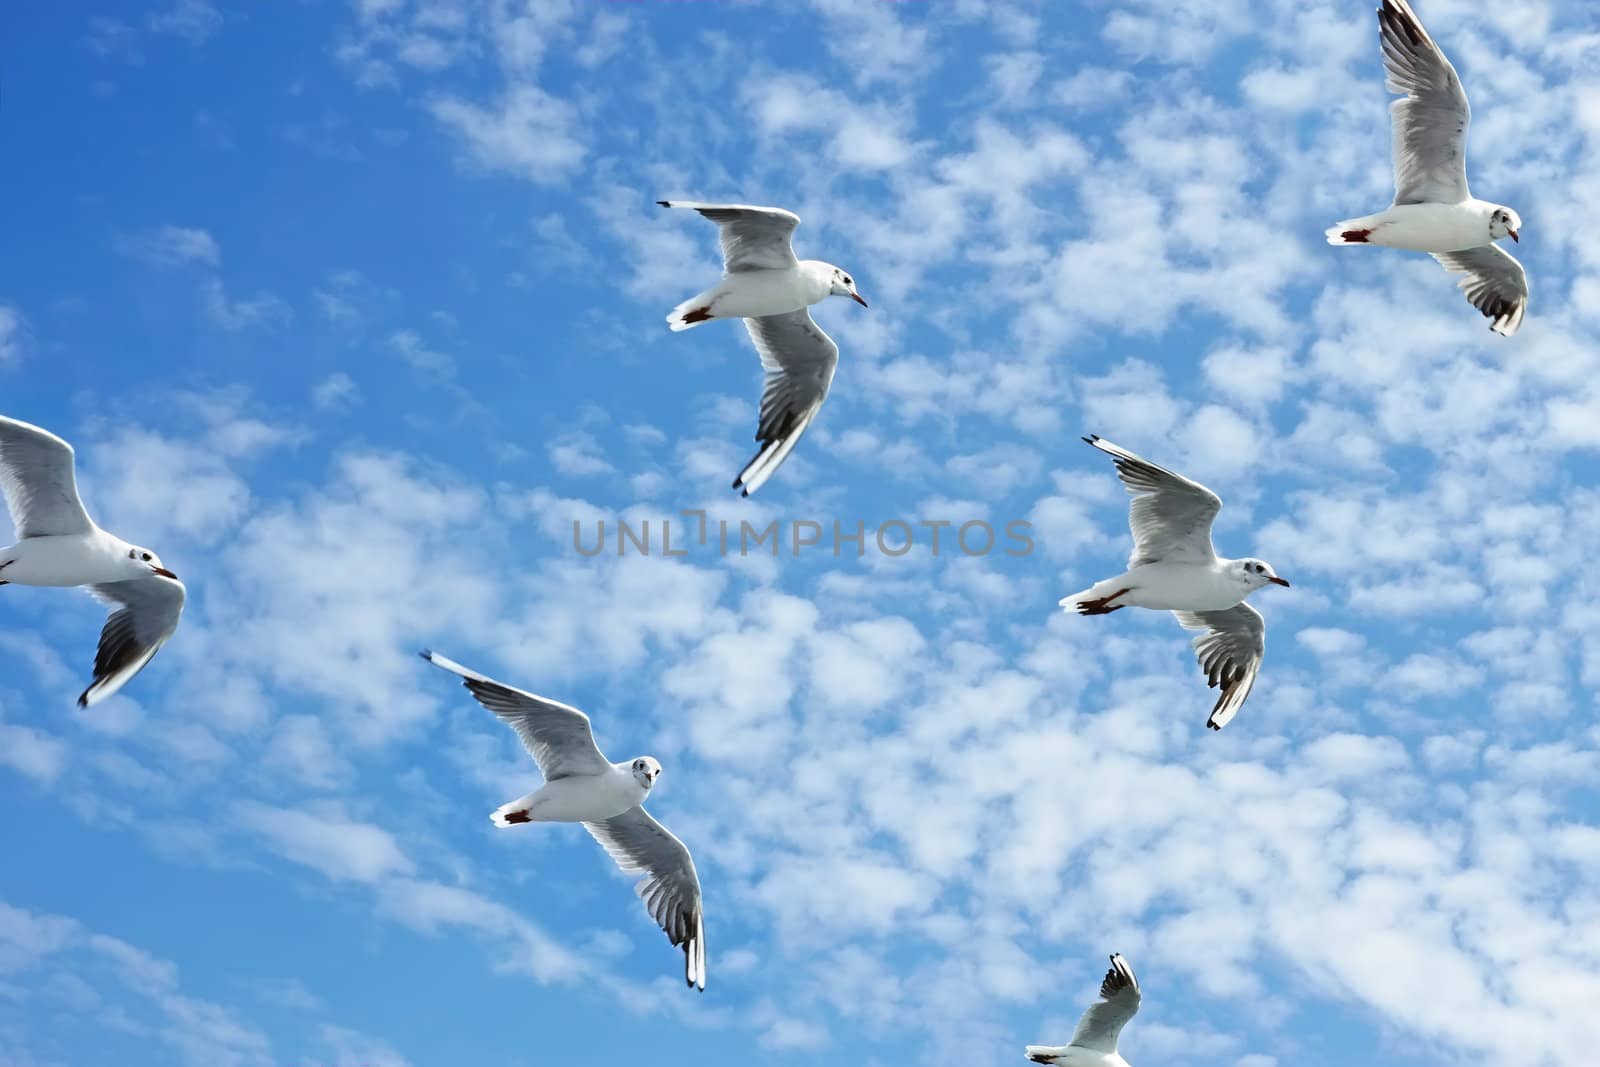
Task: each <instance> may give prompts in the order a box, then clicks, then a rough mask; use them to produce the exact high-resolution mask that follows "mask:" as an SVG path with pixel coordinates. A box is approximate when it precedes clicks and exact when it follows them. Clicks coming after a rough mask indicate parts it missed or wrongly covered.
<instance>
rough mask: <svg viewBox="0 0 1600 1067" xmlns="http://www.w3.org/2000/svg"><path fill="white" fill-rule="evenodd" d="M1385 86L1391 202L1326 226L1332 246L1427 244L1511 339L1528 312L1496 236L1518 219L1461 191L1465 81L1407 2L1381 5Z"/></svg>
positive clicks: (1468, 114) (1521, 279)
mask: <svg viewBox="0 0 1600 1067" xmlns="http://www.w3.org/2000/svg"><path fill="white" fill-rule="evenodd" d="M1378 31H1379V32H1378V36H1379V39H1380V41H1381V43H1382V45H1383V66H1384V70H1385V71H1387V73H1388V78H1387V80H1386V82H1385V84H1386V85H1387V86H1388V88H1389V91H1390V92H1392V93H1402V94H1404V99H1401V100H1396V101H1395V102H1394V103H1393V104H1392V105H1390V114H1391V116H1392V120H1393V123H1394V204H1393V205H1392V206H1390V207H1389V208H1387V209H1386V210H1384V211H1380V212H1378V213H1377V214H1376V215H1367V216H1365V217H1364V218H1359V219H1346V220H1345V221H1344V222H1341V223H1339V224H1338V225H1336V226H1333V227H1330V228H1329V229H1328V231H1327V235H1328V243H1329V244H1333V245H1357V244H1373V245H1385V246H1387V247H1389V248H1408V249H1411V250H1412V251H1415V252H1430V253H1432V254H1433V258H1434V259H1437V260H1438V261H1439V262H1440V263H1441V264H1443V265H1444V268H1445V270H1447V271H1450V272H1451V273H1454V274H1465V275H1466V277H1465V278H1463V279H1462V280H1461V283H1460V288H1461V289H1462V290H1464V291H1465V292H1466V294H1467V300H1468V301H1470V302H1471V304H1472V306H1473V307H1475V308H1477V309H1478V310H1479V311H1481V312H1483V315H1484V317H1485V318H1487V319H1489V329H1491V330H1493V331H1494V332H1495V333H1498V334H1500V335H1501V336H1503V337H1510V336H1511V335H1512V334H1514V333H1516V332H1517V328H1518V327H1519V326H1521V325H1522V316H1523V315H1524V314H1525V313H1526V312H1527V310H1528V275H1527V273H1526V272H1525V271H1524V270H1523V269H1522V264H1520V263H1518V262H1517V261H1516V259H1514V258H1513V257H1512V256H1511V255H1510V254H1509V253H1508V252H1506V251H1505V250H1504V249H1502V248H1500V246H1499V245H1497V244H1495V242H1496V241H1498V240H1499V239H1500V238H1502V237H1507V236H1509V237H1510V238H1511V239H1512V240H1513V241H1520V240H1521V239H1522V238H1521V236H1520V235H1519V232H1518V231H1520V230H1521V229H1522V217H1521V216H1520V215H1518V214H1517V213H1516V212H1515V211H1513V210H1511V209H1510V208H1508V207H1505V206H1504V205H1501V204H1491V203H1489V202H1488V201H1487V200H1479V199H1477V198H1476V197H1474V196H1473V195H1472V194H1471V193H1470V192H1468V191H1467V123H1468V122H1469V121H1470V120H1471V118H1472V109H1471V108H1469V107H1468V106H1467V94H1466V92H1465V91H1463V90H1462V88H1461V79H1460V78H1458V77H1456V70H1455V68H1454V67H1452V66H1451V65H1450V61H1449V60H1448V59H1446V58H1445V57H1444V53H1443V52H1441V51H1440V50H1439V46H1438V45H1437V44H1435V43H1434V42H1433V38H1432V37H1429V36H1428V31H1427V30H1425V29H1423V28H1422V22H1421V21H1420V20H1419V19H1418V18H1417V16H1416V13H1415V12H1414V11H1412V10H1411V5H1410V4H1409V3H1408V2H1407V0H1383V6H1382V7H1380V8H1378Z"/></svg>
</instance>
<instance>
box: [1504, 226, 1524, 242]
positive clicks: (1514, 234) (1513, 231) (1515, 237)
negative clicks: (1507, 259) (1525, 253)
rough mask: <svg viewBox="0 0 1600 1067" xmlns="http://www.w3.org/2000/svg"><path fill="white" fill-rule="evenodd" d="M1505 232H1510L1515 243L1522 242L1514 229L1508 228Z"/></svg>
mask: <svg viewBox="0 0 1600 1067" xmlns="http://www.w3.org/2000/svg"><path fill="white" fill-rule="evenodd" d="M1506 232H1507V233H1509V234H1510V235H1511V239H1512V240H1513V241H1515V242H1517V244H1519V245H1520V244H1521V243H1522V238H1520V237H1518V236H1517V231H1516V230H1510V229H1508V230H1506Z"/></svg>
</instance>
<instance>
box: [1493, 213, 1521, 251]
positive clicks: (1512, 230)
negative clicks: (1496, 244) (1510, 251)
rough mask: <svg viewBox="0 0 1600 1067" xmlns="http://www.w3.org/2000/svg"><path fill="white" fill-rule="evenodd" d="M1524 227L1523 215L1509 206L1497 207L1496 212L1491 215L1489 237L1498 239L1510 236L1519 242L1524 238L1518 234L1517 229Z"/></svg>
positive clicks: (1494, 239)
mask: <svg viewBox="0 0 1600 1067" xmlns="http://www.w3.org/2000/svg"><path fill="white" fill-rule="evenodd" d="M1521 229H1522V216H1521V215H1518V214H1517V213H1516V212H1515V211H1512V210H1511V209H1510V208H1508V207H1497V208H1495V209H1494V214H1492V215H1490V216H1489V239H1490V240H1493V241H1498V240H1500V238H1502V237H1508V236H1509V237H1510V238H1511V239H1512V240H1513V241H1516V242H1518V243H1519V244H1520V243H1521V241H1522V238H1521V237H1519V236H1517V231H1518V230H1521Z"/></svg>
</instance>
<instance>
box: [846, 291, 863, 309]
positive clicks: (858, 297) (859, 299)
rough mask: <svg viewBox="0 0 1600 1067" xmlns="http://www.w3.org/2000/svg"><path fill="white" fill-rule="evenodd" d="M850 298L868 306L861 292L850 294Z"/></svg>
mask: <svg viewBox="0 0 1600 1067" xmlns="http://www.w3.org/2000/svg"><path fill="white" fill-rule="evenodd" d="M850 299H851V300H854V301H855V302H856V303H858V304H860V305H861V306H862V307H866V306H867V302H866V301H865V300H863V299H861V294H860V293H851V294H850Z"/></svg>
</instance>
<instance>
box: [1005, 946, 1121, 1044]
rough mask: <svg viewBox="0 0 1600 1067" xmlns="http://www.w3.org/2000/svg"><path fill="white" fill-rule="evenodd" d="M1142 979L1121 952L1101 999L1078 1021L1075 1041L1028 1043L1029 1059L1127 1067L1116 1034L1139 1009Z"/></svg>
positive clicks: (1114, 960) (1114, 959) (1115, 956)
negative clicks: (1061, 1043) (1135, 974)
mask: <svg viewBox="0 0 1600 1067" xmlns="http://www.w3.org/2000/svg"><path fill="white" fill-rule="evenodd" d="M1139 999H1140V998H1139V980H1138V979H1137V978H1135V977H1134V976H1133V968H1132V967H1129V966H1128V961H1127V960H1125V959H1123V958H1122V956H1120V955H1118V954H1113V955H1112V957H1111V969H1110V970H1108V971H1106V977H1105V981H1103V982H1101V983H1100V999H1099V1000H1097V1001H1095V1002H1094V1003H1093V1004H1091V1005H1089V1010H1088V1011H1086V1012H1084V1013H1083V1018H1081V1019H1079V1020H1078V1028H1077V1029H1076V1030H1074V1031H1072V1040H1071V1041H1070V1042H1068V1043H1067V1044H1065V1045H1062V1046H1059V1047H1051V1046H1049V1045H1029V1046H1028V1050H1027V1055H1028V1059H1030V1060H1032V1061H1033V1062H1034V1063H1055V1064H1060V1065H1061V1067H1128V1061H1127V1060H1125V1059H1123V1058H1122V1057H1121V1056H1120V1055H1118V1054H1117V1035H1118V1034H1120V1033H1122V1028H1123V1027H1124V1026H1126V1025H1128V1020H1129V1019H1131V1018H1133V1017H1134V1015H1135V1013H1137V1012H1138V1010H1139Z"/></svg>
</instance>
